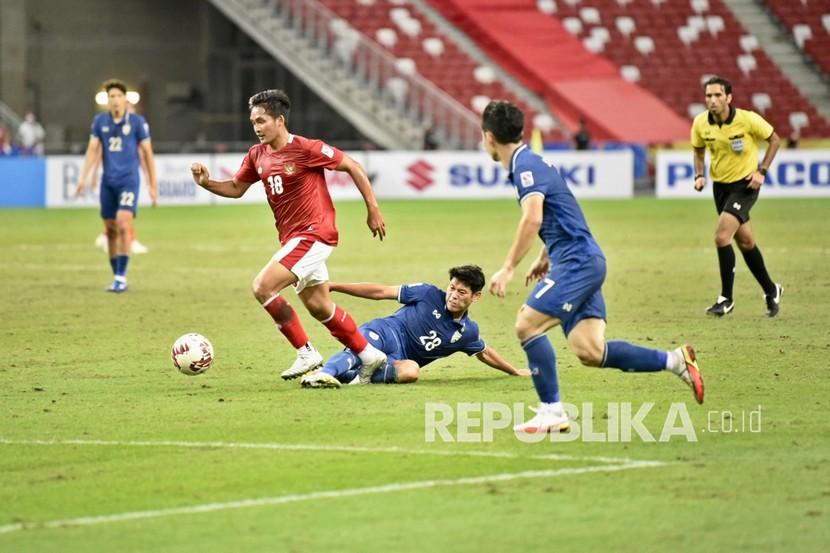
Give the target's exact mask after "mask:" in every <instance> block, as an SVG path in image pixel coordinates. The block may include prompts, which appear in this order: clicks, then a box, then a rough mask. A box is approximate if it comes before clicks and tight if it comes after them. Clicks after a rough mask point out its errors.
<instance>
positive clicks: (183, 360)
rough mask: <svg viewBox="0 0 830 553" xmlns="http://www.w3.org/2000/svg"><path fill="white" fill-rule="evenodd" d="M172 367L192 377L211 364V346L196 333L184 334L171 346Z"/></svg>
mask: <svg viewBox="0 0 830 553" xmlns="http://www.w3.org/2000/svg"><path fill="white" fill-rule="evenodd" d="M171 353H172V355H173V365H174V366H175V367H176V368H177V369H179V371H180V372H182V373H184V374H187V375H190V376H194V375H197V374H202V373H203V372H205V371H206V370H208V369H209V368H210V366H211V365H212V364H213V344H211V343H210V341H209V340H208V339H207V338H205V337H204V336H202V335H201V334H198V333H196V332H191V333H190V334H185V335H184V336H182V337H180V338H179V339H178V340H176V342H175V343H174V344H173V350H172V351H171Z"/></svg>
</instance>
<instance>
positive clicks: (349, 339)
mask: <svg viewBox="0 0 830 553" xmlns="http://www.w3.org/2000/svg"><path fill="white" fill-rule="evenodd" d="M323 324H324V325H326V328H328V329H329V332H331V335H332V336H334V337H335V338H337V339H338V340H339V341H340V343H341V344H343V345H344V346H346V347H347V348H349V349H350V350H352V351H353V352H355V353H360V352H361V351H363V350H364V349H366V346H367V345H368V344H369V342H367V341H366V338H364V337H363V335H362V334H360V332H359V331H358V330H357V325H356V324H354V319H352V316H351V315H349V314H348V313H347V312H346V311H344V310H343V309H341V308H340V307H339V306H337V305H335V306H334V315H332V317H331V319H329V320H328V321H326V322H324V323H323Z"/></svg>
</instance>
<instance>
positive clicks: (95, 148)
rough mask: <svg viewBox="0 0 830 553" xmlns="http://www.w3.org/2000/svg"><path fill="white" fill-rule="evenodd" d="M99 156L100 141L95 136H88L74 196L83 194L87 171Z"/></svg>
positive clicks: (87, 175)
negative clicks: (82, 165) (82, 166)
mask: <svg viewBox="0 0 830 553" xmlns="http://www.w3.org/2000/svg"><path fill="white" fill-rule="evenodd" d="M100 156H101V141H100V140H99V139H98V137H97V136H90V137H89V144H87V146H86V154H85V155H84V168H83V169H82V170H81V178H79V179H78V186H77V188H75V197H76V198H77V197H78V196H80V195H81V194H83V192H84V189H85V188H86V186H87V184H86V183H87V179H88V178H89V172H90V171H91V170H92V168H93V167H94V166H95V164H96V163H97V161H98V158H99V157H100Z"/></svg>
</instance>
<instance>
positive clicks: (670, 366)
mask: <svg viewBox="0 0 830 553" xmlns="http://www.w3.org/2000/svg"><path fill="white" fill-rule="evenodd" d="M481 127H482V133H483V140H484V148H485V150H487V153H488V154H490V156H491V157H492V158H493V161H497V162H501V164H502V165H503V166H504V167H505V168H506V169H508V170H509V172H510V173H509V179H510V181H511V183H512V184H513V186H515V187H516V191H517V193H518V197H519V203H520V205H521V208H522V218H521V220H520V222H519V227H518V229H517V231H516V235H515V237H514V239H513V244H512V246H511V247H510V250H509V252H508V254H507V258H506V259H505V261H504V265H503V266H502V268H501V269H499V270H498V271H497V272H496V273H495V274H494V275H493V277H492V278H491V279H490V292H491V293H493V294H495V295H497V296H499V297H504V293H505V289H506V287H507V284H508V282H510V280H511V279H512V278H513V272H514V270H515V268H516V266H517V265H518V264H519V262H520V261H521V260H522V258H524V256H525V255H526V254H527V252H528V250H530V248H531V246H532V245H533V243H534V242H535V238H534V237H535V235H537V234H538V236H539V237H540V238H541V239H542V242H544V246H543V247H542V250H541V251H540V252H539V256H538V257H537V258H536V260H535V261H534V262H533V264H532V265H531V266H530V269H529V270H528V272H527V274H526V275H525V285H527V284H528V283H530V282H532V281H533V280H538V283H537V284H536V286H535V287H534V288H533V291H532V292H531V293H530V295H529V296H528V298H527V302H526V303H525V305H523V306H522V307H521V309H520V310H519V314H518V316H517V319H516V335H517V337H518V338H519V340H520V342H521V344H522V348H523V349H524V350H525V353H526V354H527V360H528V366H529V367H530V371H531V375H532V376H533V384H534V385H535V387H536V392H537V393H538V395H539V399H540V400H541V404H540V406H539V408H538V410H536V416H534V417H533V418H532V419H531V420H529V421H527V422H525V423H523V424H520V425H517V426H516V427H515V428H514V430H515V431H517V432H551V431H554V432H556V431H563V430H567V428H568V417H567V415H566V414H565V412H564V409H563V408H562V404H561V402H560V397H559V381H558V378H557V375H556V354H555V352H554V350H553V346H552V345H551V343H550V340H548V337H547V335H546V332H547V331H548V330H550V329H551V328H553V327H554V326H557V325H561V326H562V330H563V332H564V333H565V336H566V337H567V339H568V346H569V347H570V349H571V350H573V351H574V353H576V355H577V357H579V360H580V361H581V362H582V364H583V365H587V366H590V367H614V368H617V369H621V370H623V371H628V372H657V371H664V370H665V371H669V372H672V373H674V374H676V375H677V376H679V377H680V379H681V380H683V382H685V383H686V384H687V385H689V386H690V387H691V388H692V391H693V392H694V396H695V400H697V402H698V403H703V377H702V376H701V374H700V370H699V368H698V366H697V360H696V358H695V352H694V350H693V349H692V347H691V346H690V345H688V344H686V345H684V346H681V347H679V348H677V349H675V350H673V351H658V350H654V349H648V348H644V347H640V346H637V345H634V344H630V343H628V342H622V341H606V340H605V318H606V317H605V301H604V300H603V298H602V283H603V281H604V280H605V256H604V255H603V253H602V250H601V249H600V247H599V245H598V244H597V242H596V240H594V237H593V235H592V234H591V231H590V229H589V228H588V224H587V223H586V222H585V217H584V216H583V214H582V209H581V208H580V207H579V204H578V203H577V202H576V199H575V198H574V195H573V193H572V192H571V191H570V189H568V187H567V185H566V184H565V182H564V181H563V180H562V177H561V176H560V175H559V172H558V171H557V170H556V169H554V168H553V167H551V166H550V165H548V164H547V163H545V161H543V160H542V158H541V157H540V156H538V155H536V154H535V153H533V152H532V151H531V150H530V148H528V147H527V145H526V144H523V143H522V131H523V129H524V114H523V113H522V111H521V110H520V109H519V108H518V107H516V106H515V105H513V104H511V103H509V102H504V101H492V102H490V103H489V104H488V105H487V107H486V108H485V110H484V113H483V114H482V123H481Z"/></svg>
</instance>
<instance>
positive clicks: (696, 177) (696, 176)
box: [695, 173, 703, 180]
mask: <svg viewBox="0 0 830 553" xmlns="http://www.w3.org/2000/svg"><path fill="white" fill-rule="evenodd" d="M702 178H703V175H702V174H701V173H698V174H697V175H695V180H697V179H702Z"/></svg>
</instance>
